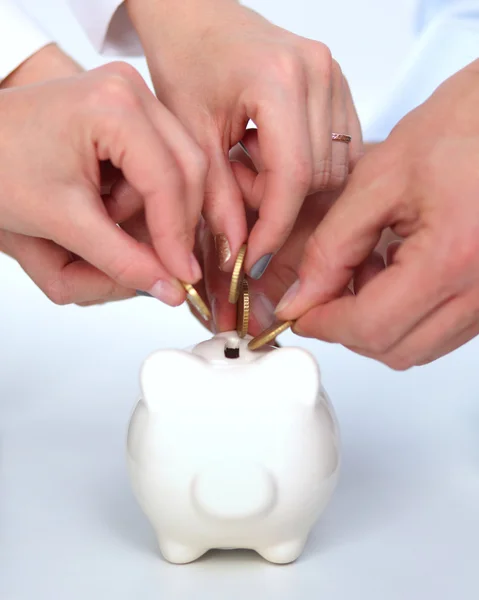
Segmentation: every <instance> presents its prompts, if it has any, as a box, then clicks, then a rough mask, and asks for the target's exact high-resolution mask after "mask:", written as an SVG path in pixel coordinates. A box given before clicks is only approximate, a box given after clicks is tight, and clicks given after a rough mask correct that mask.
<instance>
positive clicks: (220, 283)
mask: <svg viewBox="0 0 479 600" xmlns="http://www.w3.org/2000/svg"><path fill="white" fill-rule="evenodd" d="M231 160H232V161H235V162H241V163H242V164H244V165H245V166H247V167H248V168H251V169H254V166H253V164H252V162H251V160H250V159H249V158H248V157H246V156H245V154H244V153H243V152H242V151H241V149H240V148H239V146H237V147H235V148H234V149H233V150H232V152H231ZM242 193H243V194H244V198H245V202H246V215H247V221H248V229H251V228H252V227H253V226H254V223H255V222H256V220H257V218H258V216H257V212H256V211H255V210H253V209H251V208H250V207H249V201H250V195H251V190H250V189H249V188H247V187H246V188H244V189H243V190H242ZM338 193H339V192H338V191H335V192H322V193H317V194H314V195H311V196H310V197H308V198H307V199H306V200H305V202H304V203H303V206H302V207H301V210H300V212H299V215H298V218H297V220H296V222H295V225H294V227H293V230H292V231H291V233H290V235H289V237H288V239H287V240H286V242H285V243H284V245H283V246H282V248H281V249H280V250H279V251H278V253H277V254H276V255H275V256H274V258H273V259H272V261H271V265H270V267H269V269H268V270H267V272H266V273H265V274H264V276H263V277H262V278H261V279H260V280H258V281H255V280H252V279H249V291H250V307H251V311H250V322H249V328H248V332H249V333H250V334H251V335H257V334H258V333H260V332H261V331H262V330H263V329H265V328H266V327H269V325H271V324H272V323H273V322H274V321H275V320H276V318H275V314H274V311H275V307H276V304H277V303H278V301H279V300H280V298H281V297H282V296H283V294H284V292H285V291H286V290H287V289H288V287H289V286H290V285H291V284H292V283H293V282H294V281H295V279H296V278H297V276H298V268H299V264H300V261H301V257H302V255H303V252H304V247H305V244H306V242H307V240H308V238H309V236H310V235H311V234H312V233H313V232H314V229H315V227H316V225H317V224H318V223H319V222H320V221H321V219H322V218H323V217H324V215H325V214H326V212H327V211H328V210H329V208H330V206H331V205H332V203H333V202H334V201H335V199H336V198H337V196H338ZM127 228H128V230H129V231H131V232H132V234H133V235H135V237H139V238H140V239H144V237H145V236H146V235H147V230H146V225H145V224H144V221H143V222H142V221H141V219H140V220H136V222H135V223H134V224H130V223H129V224H127ZM195 254H196V256H197V258H198V261H199V263H200V265H201V268H202V271H203V274H204V278H203V279H202V280H201V281H200V282H198V284H197V286H196V288H197V290H198V292H199V293H200V295H201V296H202V297H203V299H204V300H205V301H206V303H207V304H208V306H209V307H210V310H211V312H212V315H213V318H212V320H211V321H210V322H209V323H207V324H206V323H205V322H204V321H203V320H202V319H201V318H199V315H197V314H196V312H195V310H194V309H192V308H191V307H190V310H191V312H192V313H193V315H194V316H195V317H197V318H198V320H199V321H200V323H201V324H202V325H204V326H205V327H207V328H208V329H209V330H210V331H212V332H218V331H229V330H234V329H236V310H237V309H236V305H232V304H230V303H229V302H228V292H229V286H230V281H231V275H230V274H229V273H226V272H224V271H221V270H220V269H219V268H218V265H217V262H216V253H215V243H214V236H213V235H212V233H211V231H210V230H209V229H208V227H207V225H206V223H205V222H204V220H202V222H201V223H200V225H199V227H198V229H197V236H196V247H195Z"/></svg>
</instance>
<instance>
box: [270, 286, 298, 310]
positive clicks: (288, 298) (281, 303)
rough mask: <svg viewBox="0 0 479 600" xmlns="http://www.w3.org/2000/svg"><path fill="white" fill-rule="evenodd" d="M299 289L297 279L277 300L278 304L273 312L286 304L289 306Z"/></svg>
mask: <svg viewBox="0 0 479 600" xmlns="http://www.w3.org/2000/svg"><path fill="white" fill-rule="evenodd" d="M298 290H299V279H297V280H296V281H295V282H294V283H293V285H292V286H291V287H290V288H289V290H288V291H287V292H286V294H285V295H284V296H283V297H282V298H281V300H280V301H279V304H278V306H277V307H276V310H275V312H276V313H279V312H281V311H282V310H284V309H285V308H286V307H287V306H289V305H290V304H291V303H292V302H293V300H294V299H295V298H296V295H297V293H298Z"/></svg>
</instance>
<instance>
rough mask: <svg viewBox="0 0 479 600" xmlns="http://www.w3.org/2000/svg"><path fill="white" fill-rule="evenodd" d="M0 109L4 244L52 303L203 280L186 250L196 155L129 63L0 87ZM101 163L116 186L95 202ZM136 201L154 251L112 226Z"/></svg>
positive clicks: (167, 292) (198, 179) (167, 293)
mask: <svg viewBox="0 0 479 600" xmlns="http://www.w3.org/2000/svg"><path fill="white" fill-rule="evenodd" d="M0 105H1V107H2V113H3V114H4V115H6V114H8V116H9V118H8V121H7V120H6V119H5V120H4V121H3V122H2V123H1V130H2V137H1V141H0V156H1V157H2V162H3V165H4V168H5V173H6V174H8V175H9V176H8V177H4V179H3V187H2V192H1V194H0V228H1V229H2V230H3V232H2V235H1V239H0V245H1V247H2V249H3V250H5V251H7V252H8V253H9V254H12V255H13V256H14V257H15V258H17V259H18V260H19V262H20V264H21V265H22V266H23V267H24V268H25V270H26V271H27V272H29V274H30V275H31V276H32V279H34V281H36V282H37V283H38V285H39V286H40V287H41V288H42V289H43V290H44V291H45V292H46V293H47V295H49V297H51V298H52V299H53V300H54V301H56V302H59V303H65V302H79V303H82V302H91V301H94V300H96V299H98V293H102V294H103V297H106V298H114V297H125V295H132V293H133V292H132V290H134V289H136V288H138V289H147V290H148V291H150V293H152V294H153V295H155V296H156V297H159V298H160V299H162V300H164V301H166V302H167V303H169V304H173V305H176V304H179V303H181V302H182V301H183V300H184V298H185V295H184V291H183V289H182V288H181V286H180V285H179V283H178V281H177V280H176V277H178V278H181V279H182V280H184V281H191V282H194V281H195V280H196V279H198V278H199V277H200V276H201V272H200V270H199V266H198V265H197V263H196V261H194V260H193V259H192V254H191V250H192V247H193V241H194V227H195V224H196V221H197V219H198V216H199V213H200V210H201V204H202V200H203V197H202V181H203V177H204V172H205V165H204V159H203V156H202V153H201V151H200V150H199V149H198V148H197V146H196V145H195V144H194V143H193V142H192V141H191V139H190V138H189V136H188V135H187V134H186V133H185V132H184V131H183V130H182V128H181V126H180V125H179V124H178V123H177V122H176V120H175V119H174V117H172V116H171V115H170V114H169V113H167V111H166V110H165V109H164V108H163V107H162V106H161V105H160V104H159V103H158V102H157V101H156V100H155V99H154V97H153V95H152V94H151V93H150V92H149V90H148V89H147V88H146V86H145V84H144V82H143V81H142V79H141V77H140V76H139V75H138V74H137V73H136V71H134V69H132V68H131V67H129V66H128V65H122V64H114V65H109V66H108V67H103V68H101V69H97V70H95V71H93V72H91V73H89V74H86V75H79V76H76V77H72V78H69V79H64V80H58V81H52V82H50V83H48V84H42V85H40V86H31V87H29V88H24V89H12V90H7V91H2V92H1V93H0ZM32 106H33V107H34V111H33V110H32ZM67 127H68V128H69V129H68V130H69V131H70V132H71V133H70V136H69V137H68V138H66V137H65V129H66V128H67ZM45 131H47V132H48V135H45ZM2 142H3V143H2ZM25 156H27V157H29V159H28V160H27V159H25ZM109 160H110V161H111V162H112V163H113V164H114V165H116V167H118V168H117V169H115V168H113V169H111V170H112V171H115V172H116V179H117V184H118V185H116V186H113V188H112V193H111V195H110V196H108V197H107V198H105V199H102V198H101V196H100V194H101V192H102V189H101V186H102V178H101V176H100V175H101V171H102V170H104V167H105V166H108V164H109V163H108V162H107V161H109ZM110 166H111V165H110ZM118 175H121V177H118ZM123 176H124V177H125V178H126V179H124V178H123ZM127 181H128V183H127ZM19 182H20V184H19ZM162 188H163V189H162ZM168 196H169V197H168ZM184 196H186V201H185V200H184V199H183V198H184ZM12 198H14V199H15V202H14V203H13V204H12V202H11V200H12ZM125 199H128V202H126V201H125ZM143 199H144V206H145V208H146V214H147V221H148V226H149V230H150V233H151V239H152V245H153V246H154V250H153V248H151V247H147V246H146V245H144V244H140V243H138V242H137V241H135V240H134V239H133V238H131V237H130V236H128V235H127V234H126V233H125V232H124V231H122V230H121V229H120V228H119V227H116V223H119V222H122V221H126V220H128V218H129V216H130V215H131V214H133V213H135V212H137V211H138V210H139V207H140V206H141V205H143ZM103 200H104V201H103ZM15 234H16V235H17V236H21V237H15ZM66 250H68V251H69V252H66ZM155 250H156V252H155ZM40 253H41V255H40ZM72 255H76V256H80V257H82V258H83V259H85V260H84V261H80V262H79V261H72V259H73V258H75V256H72ZM173 255H176V256H173ZM158 256H159V257H160V258H159V257H158ZM67 267H68V269H67ZM67 271H68V274H69V275H68V276H67Z"/></svg>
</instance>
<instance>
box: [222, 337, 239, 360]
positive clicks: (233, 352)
mask: <svg viewBox="0 0 479 600" xmlns="http://www.w3.org/2000/svg"><path fill="white" fill-rule="evenodd" d="M239 355H240V349H239V340H238V339H233V338H230V339H229V340H227V342H226V344H225V358H239Z"/></svg>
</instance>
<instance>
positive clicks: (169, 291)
mask: <svg viewBox="0 0 479 600" xmlns="http://www.w3.org/2000/svg"><path fill="white" fill-rule="evenodd" d="M148 293H149V294H150V295H151V296H153V297H154V298H156V299H157V300H161V302H164V303H165V304H169V305H170V306H177V305H178V304H180V302H181V294H182V292H181V287H180V284H178V285H174V284H173V283H170V282H169V281H165V280H163V279H160V280H159V281H157V282H156V283H155V285H153V286H152V287H151V289H149V290H148Z"/></svg>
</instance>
